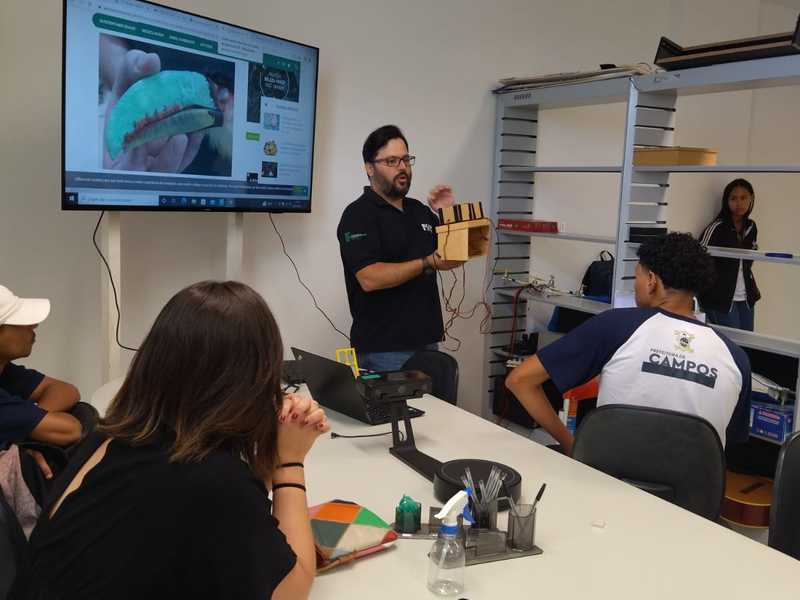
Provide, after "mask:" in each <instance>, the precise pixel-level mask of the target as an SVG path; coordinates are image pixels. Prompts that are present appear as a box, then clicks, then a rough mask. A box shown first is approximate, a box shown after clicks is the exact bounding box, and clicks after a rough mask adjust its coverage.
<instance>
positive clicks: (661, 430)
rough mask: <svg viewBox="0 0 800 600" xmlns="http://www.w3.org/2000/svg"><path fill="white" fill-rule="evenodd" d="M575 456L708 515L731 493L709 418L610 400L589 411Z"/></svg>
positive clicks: (712, 515)
mask: <svg viewBox="0 0 800 600" xmlns="http://www.w3.org/2000/svg"><path fill="white" fill-rule="evenodd" d="M572 457H573V458H574V459H575V460H579V461H580V462H582V463H585V464H587V465H589V466H591V467H594V468H595V469H599V470H600V471H603V472H604V473H608V474H609V475H613V476H614V477H617V478H618V479H621V480H623V481H625V482H627V483H630V484H632V485H635V486H636V487H638V488H640V489H642V490H645V491H647V492H650V493H652V494H655V495H656V496H658V497H659V498H662V499H664V500H667V501H669V502H672V503H673V504H677V505H678V506H680V507H682V508H685V509H686V510H689V511H691V512H693V513H695V514H698V515H700V516H703V517H706V518H707V519H711V520H717V518H718V517H719V513H720V507H721V504H722V497H723V494H724V493H725V454H724V453H723V451H722V444H721V443H720V440H719V436H718V435H717V432H716V430H715V429H714V428H713V427H712V426H711V424H710V423H709V422H708V421H706V420H705V419H701V418H700V417H697V416H694V415H689V414H686V413H681V412H676V411H673V410H664V409H658V408H648V407H641V406H628V405H621V404H610V405H606V406H601V407H600V408H597V409H596V410H594V411H592V412H591V413H589V414H588V415H587V416H586V418H584V420H583V422H582V423H581V425H580V427H579V429H578V433H577V435H576V437H575V444H574V446H573V449H572Z"/></svg>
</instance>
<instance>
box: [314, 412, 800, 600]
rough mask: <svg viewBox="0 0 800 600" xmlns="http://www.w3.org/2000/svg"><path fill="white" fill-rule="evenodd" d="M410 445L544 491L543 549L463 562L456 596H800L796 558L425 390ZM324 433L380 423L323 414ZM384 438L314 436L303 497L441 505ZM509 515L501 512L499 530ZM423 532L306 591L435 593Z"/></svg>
mask: <svg viewBox="0 0 800 600" xmlns="http://www.w3.org/2000/svg"><path fill="white" fill-rule="evenodd" d="M410 404H411V405H412V406H416V407H417V408H421V409H423V410H425V411H426V413H427V414H426V415H425V416H423V417H420V418H416V419H413V426H414V436H415V438H416V443H417V447H418V448H419V449H420V450H421V451H422V452H425V453H427V454H429V455H431V456H433V457H434V458H436V459H438V460H441V461H446V460H452V459H457V458H481V459H488V460H495V461H498V462H500V463H503V464H506V465H508V466H510V467H513V468H514V469H516V470H517V471H519V473H520V474H521V475H522V498H523V499H527V500H529V501H530V500H532V499H533V496H535V494H536V492H537V491H538V489H539V486H540V485H541V484H542V483H545V482H546V483H547V490H546V492H545V494H544V496H543V497H542V500H541V502H540V503H539V506H538V508H537V517H536V544H537V545H538V546H540V547H541V548H542V550H543V551H544V553H543V554H541V555H538V556H529V557H524V558H515V559H513V560H505V561H501V562H493V563H487V564H480V565H474V566H469V567H467V569H466V575H465V578H466V588H465V590H464V593H462V594H461V595H460V596H458V597H460V598H468V599H470V600H478V599H490V598H491V599H494V598H498V599H499V598H535V597H542V598H570V599H571V598H576V599H577V598H581V599H584V598H585V599H593V600H596V599H606V598H608V599H612V598H613V599H614V600H622V599H636V600H642V599H645V598H646V599H648V600H655V599H661V598H663V599H669V600H676V599H694V598H700V599H708V600H717V599H721V598H725V600H733V599H739V598H741V599H742V600H744V599H747V600H754V599H756V598H764V597H772V598H800V561H796V560H795V559H793V558H791V557H789V556H786V555H784V554H782V553H780V552H778V551H776V550H773V549H771V548H769V547H767V546H765V545H763V544H759V543H757V542H755V541H753V540H751V539H748V538H747V537H744V536H742V535H740V534H738V533H735V532H733V531H731V530H729V529H727V528H725V527H724V526H722V525H719V524H717V523H713V522H710V521H708V520H706V519H703V518H701V517H698V516H696V515H694V514H692V513H690V512H688V511H686V510H683V509H681V508H678V507H677V506H674V505H672V504H670V503H668V502H665V501H663V500H660V499H659V498H656V497H655V496H651V495H650V494H647V493H646V492H643V491H641V490H638V489H636V488H634V487H632V486H630V485H628V484H625V483H623V482H621V481H618V480H616V479H614V478H612V477H609V476H607V475H605V474H604V473H601V472H599V471H596V470H594V469H592V468H590V467H587V466H586V465H583V464H581V463H579V462H577V461H574V460H572V459H570V458H568V457H566V456H563V455H561V454H559V453H557V452H555V451H553V450H551V449H549V448H547V447H546V446H543V445H541V444H538V443H536V442H533V441H531V440H529V439H528V438H525V437H523V436H520V435H518V434H516V433H512V432H510V431H508V430H506V429H504V428H502V427H499V426H498V425H495V424H494V423H492V422H490V421H486V420H484V419H482V418H480V417H478V416H476V415H473V414H471V413H468V412H466V411H464V410H461V409H459V408H457V407H455V406H452V405H450V404H447V403H445V402H443V401H441V400H438V399H436V398H434V397H432V396H426V397H424V398H422V399H419V400H413V401H411V402H410ZM328 414H329V418H330V421H331V425H332V431H335V432H336V433H340V434H349V435H358V434H368V433H380V432H381V431H388V430H389V429H390V427H389V426H388V425H383V426H375V427H369V426H367V425H364V424H362V423H360V422H358V421H355V420H353V419H350V418H349V417H346V416H344V415H341V414H339V413H336V412H333V411H328ZM390 445H391V436H383V437H372V438H362V439H346V438H336V439H331V438H330V437H329V436H324V437H322V438H320V439H319V440H318V441H317V443H316V444H315V446H314V448H313V449H312V451H311V453H310V455H309V456H308V458H307V459H306V477H307V483H308V498H309V503H310V504H311V505H313V504H318V503H322V502H326V501H329V500H333V499H343V500H351V501H354V502H358V503H359V504H361V505H363V506H366V507H367V508H369V509H370V510H372V511H373V512H375V513H376V514H378V515H379V516H380V517H382V518H383V519H384V520H386V521H387V522H391V521H392V520H393V519H394V508H395V506H396V505H397V503H398V502H399V500H400V498H401V497H402V496H403V494H408V495H409V496H411V497H412V498H414V499H415V500H417V501H419V502H422V504H423V507H422V515H423V519H424V517H425V516H426V515H427V514H428V508H429V507H430V506H432V505H433V506H441V503H440V502H438V501H437V500H436V499H435V497H434V495H433V485H432V484H431V482H430V481H428V480H427V479H425V478H424V477H422V476H421V475H419V474H417V473H416V472H415V471H414V470H412V469H411V468H410V467H408V466H406V465H405V464H403V463H402V462H400V461H399V460H398V459H396V458H395V457H393V456H391V455H390V454H389V446H390ZM505 519H506V513H501V514H500V516H499V517H498V526H499V527H500V528H502V529H504V528H505ZM431 545H432V541H431V540H417V539H399V540H397V541H396V542H395V543H394V545H393V547H390V548H389V549H387V550H385V551H383V552H379V553H376V554H374V555H372V556H369V557H366V558H363V559H359V560H357V561H354V562H352V563H349V564H347V565H344V566H342V567H340V568H339V569H334V570H331V571H330V572H328V573H323V574H321V575H319V576H318V577H317V580H316V581H315V583H314V588H313V590H312V594H311V597H312V598H315V599H328V598H336V599H344V598H348V599H351V598H381V599H392V598H397V599H398V600H399V599H402V600H407V599H409V598H428V597H430V598H433V597H435V596H434V595H433V594H431V593H430V592H428V590H427V588H426V585H425V584H426V578H427V571H428V558H427V553H428V551H429V550H430V547H431Z"/></svg>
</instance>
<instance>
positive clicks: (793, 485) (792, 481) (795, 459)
mask: <svg viewBox="0 0 800 600" xmlns="http://www.w3.org/2000/svg"><path fill="white" fill-rule="evenodd" d="M769 545H770V546H771V547H773V548H775V549H776V550H780V551H781V552H783V553H785V554H788V555H789V556H793V557H794V558H796V559H798V560H800V432H797V433H795V434H794V435H793V436H792V437H790V438H789V439H788V440H786V441H785V442H784V444H783V446H782V447H781V453H780V454H779V455H778V466H777V469H776V470H775V487H774V489H773V494H772V507H771V509H770V514H769Z"/></svg>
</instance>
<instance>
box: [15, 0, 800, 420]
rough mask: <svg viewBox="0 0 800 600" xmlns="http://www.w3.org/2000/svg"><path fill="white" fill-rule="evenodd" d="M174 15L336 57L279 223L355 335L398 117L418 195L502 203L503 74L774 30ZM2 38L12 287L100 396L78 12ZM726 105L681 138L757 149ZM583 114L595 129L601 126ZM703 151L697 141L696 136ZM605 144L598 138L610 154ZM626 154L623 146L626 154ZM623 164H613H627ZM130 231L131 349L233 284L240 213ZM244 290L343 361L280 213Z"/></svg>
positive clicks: (318, 289) (650, 0)
mask: <svg viewBox="0 0 800 600" xmlns="http://www.w3.org/2000/svg"><path fill="white" fill-rule="evenodd" d="M168 4H170V5H172V6H175V7H177V8H183V9H187V10H192V11H194V12H197V13H200V14H205V15H208V16H211V17H215V18H219V19H223V20H227V21H231V22H233V23H237V24H241V25H244V26H247V27H251V28H254V29H257V30H263V31H267V32H270V33H274V34H277V35H281V36H284V37H288V38H290V39H298V40H302V41H306V42H309V43H312V44H315V45H318V46H319V47H320V48H321V63H320V68H321V71H320V88H319V116H318V123H317V147H316V158H315V167H316V168H315V179H314V212H313V213H312V214H311V215H278V216H276V217H275V221H276V223H277V224H278V226H279V227H280V229H281V231H282V232H283V234H284V236H285V238H286V240H287V245H288V248H289V252H290V253H291V254H292V256H293V257H294V259H295V261H296V262H297V264H298V266H299V268H300V270H301V273H302V274H303V276H304V278H305V280H306V282H307V283H308V284H309V285H310V286H311V287H312V289H313V290H314V291H315V293H316V295H317V298H318V300H319V302H320V304H321V305H322V306H323V307H324V308H325V309H326V310H327V311H328V313H329V314H330V316H331V317H332V318H333V320H334V321H335V322H336V323H337V325H338V326H339V327H340V328H342V329H344V330H347V329H348V328H349V325H350V317H349V312H348V309H347V303H346V296H345V291H344V284H343V280H342V274H341V265H340V260H339V255H338V246H337V243H336V239H335V227H336V224H337V222H338V219H339V215H340V213H341V210H342V209H343V207H344V206H345V205H346V204H347V203H349V202H350V201H352V200H353V199H355V197H356V196H357V195H358V194H359V192H360V189H361V187H362V186H363V185H364V183H365V181H366V179H365V178H364V175H363V172H362V165H361V161H360V158H359V157H360V148H361V144H362V142H363V139H364V137H365V136H366V134H367V133H368V132H369V131H371V130H372V129H373V128H374V127H376V126H378V125H381V124H384V123H386V122H395V123H397V124H398V125H400V126H401V127H402V128H403V129H404V130H405V132H406V134H407V136H408V137H409V140H410V143H411V150H412V152H413V153H415V154H416V155H417V157H418V162H417V165H416V167H415V170H414V183H413V186H412V191H413V193H414V194H415V195H416V196H417V197H424V196H425V194H426V191H427V189H428V188H430V187H431V186H432V185H434V184H436V183H440V182H449V183H451V184H453V185H454V187H455V189H456V192H457V194H458V196H459V198H460V199H462V200H464V201H467V200H481V201H484V202H489V197H490V193H491V174H492V165H491V162H492V155H493V148H492V145H493V131H492V127H493V120H494V101H493V98H492V96H491V95H490V94H489V93H488V90H489V88H490V86H491V85H492V84H493V82H494V81H495V80H496V79H497V78H499V77H502V76H508V75H519V74H534V73H549V72H556V71H568V70H576V69H585V68H591V67H593V66H594V65H595V64H596V63H598V62H600V61H602V62H617V63H624V62H631V61H639V60H652V57H653V56H654V54H655V48H656V45H657V42H658V38H659V36H660V35H662V34H668V35H670V37H674V39H675V40H676V41H678V42H680V43H686V44H688V43H696V42H699V41H704V40H714V39H725V38H729V37H736V36H739V35H748V34H751V33H753V32H754V31H756V29H757V26H758V21H759V15H760V14H761V13H760V12H759V10H758V6H759V5H758V3H757V2H756V0H736V1H728V2H723V1H722V0H715V1H713V2H712V1H708V2H705V3H703V4H704V10H702V11H699V10H697V9H696V8H695V5H696V3H694V2H689V1H688V0H681V1H674V2H668V3H665V2H660V1H656V0H646V1H644V0H641V1H637V0H613V1H608V2H604V3H603V4H602V10H598V5H597V3H595V2H589V1H572V2H560V3H557V2H547V1H545V0H539V1H528V2H524V1H520V0H497V1H495V2H467V1H464V0H461V1H459V0H439V1H437V2H430V1H426V0H408V1H407V2H404V3H401V4H398V3H394V2H392V3H389V2H380V1H373V2H367V1H359V0H340V1H337V2H322V1H319V0H317V1H312V0H296V1H294V2H265V1H263V0H230V1H229V2H225V3H220V2H218V1H216V0H195V1H192V2H190V1H188V0H172V1H170V2H168ZM706 9H707V10H706ZM780 10H786V11H789V12H791V11H790V9H788V8H785V7H784V8H779V7H775V10H774V11H773V10H772V9H770V10H768V11H762V12H764V16H763V19H764V21H765V23H766V20H767V18H770V19H771V18H773V17H774V18H776V19H777V16H774V15H776V14H777V12H776V11H778V12H779V11H780ZM721 14H722V15H724V20H723V19H720V15H721ZM789 25H790V24H786V25H785V26H782V27H779V28H778V29H788V28H789ZM764 26H766V24H764ZM0 28H1V29H0V56H2V58H0V60H1V61H2V73H3V75H4V79H5V81H6V85H4V93H3V94H2V95H1V96H2V98H1V99H0V109H3V112H2V114H3V115H6V116H5V117H4V118H3V120H2V123H3V133H2V138H0V148H2V150H1V151H0V155H1V156H2V160H0V182H1V185H2V187H1V188H0V189H2V190H3V195H4V197H3V200H2V205H1V206H2V208H0V211H1V212H0V252H2V254H0V281H2V282H4V283H6V284H8V285H10V286H11V287H13V288H15V289H16V290H17V291H19V292H20V293H24V294H33V295H37V294H41V295H47V296H49V297H51V298H52V299H53V301H54V312H53V316H52V318H51V319H50V320H48V322H47V323H46V324H45V325H44V326H43V327H42V329H41V335H40V342H39V346H38V347H37V349H36V351H35V354H34V355H33V357H32V358H31V360H30V364H32V365H33V366H36V367H39V368H42V369H45V370H47V371H48V372H50V373H52V374H54V375H56V376H62V377H66V378H69V379H71V380H73V381H75V382H76V383H78V384H79V385H80V387H81V388H82V390H83V392H84V394H85V395H89V394H90V393H91V391H92V390H93V389H94V388H96V387H97V386H98V385H99V384H100V362H101V356H100V347H101V345H100V323H99V318H98V317H99V314H100V276H101V274H100V267H99V263H98V261H97V259H96V256H95V255H94V253H93V249H92V247H91V244H90V241H89V236H90V234H91V230H92V228H93V225H94V222H95V219H96V215H95V214H94V213H89V214H75V213H62V212H60V211H59V210H58V204H59V185H60V182H59V176H60V173H59V168H60V166H59V150H60V140H59V136H60V134H59V125H60V121H59V120H60V117H59V115H60V93H61V92H60V57H61V53H60V38H61V16H60V2H57V1H56V0H47V1H42V2H38V1H37V2H35V3H32V2H29V1H23V0H6V2H4V3H2V5H0ZM31 40H35V43H32V42H31ZM711 102H713V101H711ZM723 102H724V103H725V107H722V106H719V107H714V110H713V111H711V112H712V115H717V121H711V122H709V119H710V117H709V116H708V114H707V113H703V114H701V113H700V112H697V113H695V114H696V116H695V117H692V116H691V111H688V110H687V111H685V112H686V113H687V114H688V116H686V115H685V114H684V111H683V110H681V113H680V114H681V117H680V120H679V128H685V123H686V122H688V123H693V121H692V119H694V123H695V124H697V125H698V126H700V125H707V126H708V127H709V129H713V130H714V131H715V132H718V133H719V134H720V135H722V136H723V137H722V138H719V139H721V140H723V141H725V140H730V143H731V145H732V146H733V147H736V148H740V147H741V143H742V142H741V139H740V136H739V134H733V133H731V134H728V133H727V131H728V126H727V122H728V121H727V118H726V116H727V115H729V114H735V115H738V114H740V113H744V114H746V113H747V110H748V108H747V107H746V105H747V103H748V102H749V100H747V99H744V100H741V101H739V100H733V101H730V100H724V101H721V104H722V103H723ZM740 102H741V105H740ZM759 102H760V100H759ZM765 102H766V101H765ZM610 110H611V112H613V109H610ZM786 110H787V111H788V110H791V109H790V108H787V109H786ZM698 111H699V109H698ZM8 115H13V118H8V117H7V116H8ZM572 118H573V123H574V125H575V126H576V127H577V130H578V131H580V119H582V118H585V117H581V116H577V115H573V116H572ZM609 118H611V119H615V118H618V117H614V116H611V117H609ZM684 119H687V120H688V121H685V120H684ZM767 120H768V117H767ZM609 128H611V126H610V125H609ZM686 129H687V130H689V131H694V127H689V128H686ZM679 131H682V129H679ZM558 134H559V131H552V132H549V133H548V135H547V136H546V137H545V138H544V139H543V141H542V144H543V145H547V144H552V143H553V142H551V140H555V139H556V137H555V136H557V135H558ZM682 135H683V133H681V134H679V141H680V142H681V143H683V142H684V139H683V138H682V137H680V136H682ZM687 135H689V134H688V133H687ZM729 135H730V136H731V137H726V136H729ZM786 135H787V138H786V139H787V143H788V140H789V139H791V136H790V135H789V134H788V133H787V134H786ZM698 137H700V138H701V139H698V140H697V141H698V143H699V144H700V145H709V143H708V142H706V141H705V140H706V139H707V138H706V137H705V136H699V135H698ZM716 139H717V138H715V140H716ZM754 139H755V138H754ZM759 139H760V138H759ZM694 140H695V136H694V134H692V135H691V138H687V139H686V140H685V141H686V142H687V143H688V142H689V141H694ZM701 142H702V143H701ZM604 143H605V142H603V141H602V140H597V147H598V148H601V149H602V147H603V144H604ZM610 143H611V147H612V148H613V147H614V146H613V144H614V143H616V142H610ZM619 143H621V140H620V141H619ZM759 143H762V142H759ZM550 147H553V148H555V146H550ZM759 147H760V146H759ZM618 154H619V153H618V152H617V154H616V156H614V157H612V158H611V159H609V160H603V161H602V162H604V163H607V164H611V163H613V162H615V161H616V160H618V158H617V157H618ZM743 160H744V158H743ZM787 160H788V159H787ZM542 185H543V187H545V188H546V186H547V184H546V183H545V182H543V183H542ZM703 185H707V186H708V190H709V193H711V192H712V191H713V190H714V189H716V183H715V184H714V185H712V184H709V183H706V184H703ZM765 185H766V184H765ZM776 194H777V192H776ZM687 196H688V195H687ZM760 198H761V194H760ZM759 206H760V205H759ZM598 210H600V211H601V213H602V210H603V209H602V208H599V207H598ZM698 211H699V212H702V213H703V214H704V215H705V213H706V212H708V211H707V210H706V209H705V208H703V209H702V210H701V209H699V208H698ZM671 216H672V215H671ZM585 217H586V220H585V221H584V222H580V221H575V222H574V226H575V227H574V228H575V230H582V231H592V227H593V226H594V222H595V221H596V220H597V219H599V218H601V217H602V215H600V216H598V214H597V213H594V212H587V213H586V214H585ZM759 218H761V217H759ZM759 223H760V224H761V221H760V222H759ZM571 225H572V224H571ZM612 225H613V224H612ZM762 230H763V226H762ZM122 232H123V240H124V242H123V249H124V253H125V262H124V267H123V271H124V273H123V281H122V285H123V288H124V302H123V312H124V319H123V328H122V337H123V341H124V342H126V343H128V344H134V345H135V344H138V343H139V342H140V341H141V339H142V337H143V335H144V334H145V333H146V331H147V328H148V326H149V324H150V323H151V322H152V320H153V318H154V316H155V315H156V313H157V311H158V310H159V308H160V307H161V306H162V305H163V303H164V302H165V300H166V299H167V298H168V297H169V296H170V295H172V294H173V293H174V292H175V291H177V290H178V289H179V288H180V287H182V286H184V285H186V284H187V283H190V282H192V281H196V280H199V279H202V278H219V277H222V276H224V241H225V240H224V236H225V216H223V215H204V214H201V215H190V216H178V215H152V214H125V215H124V216H123V219H122ZM571 260H573V263H572V264H569V265H567V266H566V267H565V271H569V272H574V271H575V270H576V269H577V270H580V269H582V268H583V267H582V266H581V265H585V260H583V259H579V258H573V259H571ZM482 277H483V269H482V266H481V265H480V264H473V265H470V266H469V268H468V270H467V285H468V290H469V297H468V299H469V300H471V301H472V302H474V301H475V300H476V299H477V298H478V297H479V296H480V291H481V288H482V286H481V281H480V280H481V279H482ZM244 280H245V281H247V282H248V283H250V284H251V285H253V286H254V287H255V288H256V289H258V290H259V291H260V292H261V293H262V294H263V295H264V296H265V297H266V299H267V301H268V302H269V304H270V306H271V307H272V309H273V310H274V312H275V314H276V316H277V319H278V322H279V323H280V325H281V328H282V331H283V334H284V339H285V343H286V345H287V347H288V346H289V345H299V346H301V347H305V348H307V349H309V350H312V351H314V350H316V351H319V352H321V353H330V352H332V350H333V348H334V347H336V346H338V345H341V344H342V342H343V340H342V338H341V337H340V336H338V334H336V333H335V332H334V331H332V330H331V329H330V327H329V326H328V324H327V323H326V322H325V321H324V320H323V318H322V317H321V316H320V315H318V313H317V312H316V311H315V310H314V308H313V306H312V304H311V301H310V299H309V298H308V297H307V296H306V294H305V291H303V289H302V288H301V287H300V286H299V285H298V284H297V283H296V281H295V279H294V274H293V272H292V270H291V266H290V265H289V263H288V261H287V260H286V259H285V258H284V257H283V256H282V255H281V253H280V246H279V244H278V243H277V240H276V238H275V234H274V232H273V230H272V227H271V225H270V224H269V222H268V219H267V217H265V216H252V215H249V216H247V217H246V219H245V270H244ZM478 320H479V318H477V317H476V318H475V319H474V320H473V321H471V322H468V323H463V322H462V323H459V324H458V325H457V326H456V328H455V329H454V333H455V335H457V336H458V337H459V338H461V339H462V340H463V345H462V348H461V350H460V351H459V352H458V354H457V357H458V359H459V362H460V363H461V379H462V386H461V399H462V402H464V403H465V405H466V406H468V407H469V408H472V409H473V410H476V411H477V410H479V402H480V400H479V398H480V394H479V390H480V389H482V386H483V385H484V382H483V381H482V375H481V373H482V368H481V361H482V353H483V343H482V339H481V337H480V335H479V333H478Z"/></svg>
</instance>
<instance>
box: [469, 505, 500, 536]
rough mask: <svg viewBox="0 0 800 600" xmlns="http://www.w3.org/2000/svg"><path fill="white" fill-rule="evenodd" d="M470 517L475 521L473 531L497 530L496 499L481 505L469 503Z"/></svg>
mask: <svg viewBox="0 0 800 600" xmlns="http://www.w3.org/2000/svg"><path fill="white" fill-rule="evenodd" d="M471 510H472V516H473V517H474V519H475V524H474V525H473V529H497V499H496V498H495V499H494V500H490V501H488V502H486V503H483V504H480V505H479V504H477V503H474V502H472V503H471Z"/></svg>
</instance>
